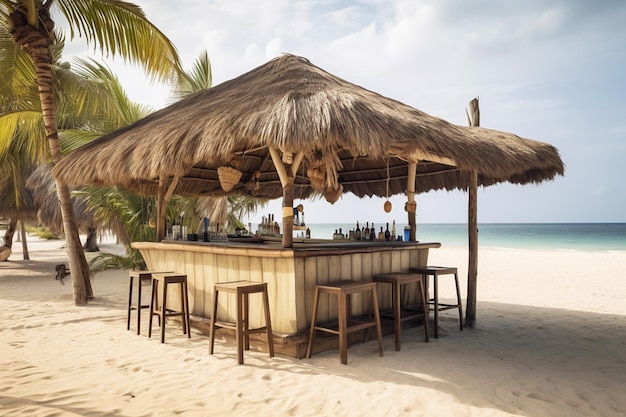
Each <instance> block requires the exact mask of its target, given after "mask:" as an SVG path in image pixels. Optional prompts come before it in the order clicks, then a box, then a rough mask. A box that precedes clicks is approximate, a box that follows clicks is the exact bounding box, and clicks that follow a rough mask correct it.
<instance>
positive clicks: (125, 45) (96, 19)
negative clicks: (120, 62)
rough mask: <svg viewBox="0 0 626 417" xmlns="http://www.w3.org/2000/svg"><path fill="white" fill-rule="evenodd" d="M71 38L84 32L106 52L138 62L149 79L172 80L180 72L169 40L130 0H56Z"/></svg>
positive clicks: (91, 41)
mask: <svg viewBox="0 0 626 417" xmlns="http://www.w3.org/2000/svg"><path fill="white" fill-rule="evenodd" d="M54 4H55V5H56V6H57V7H58V9H59V10H60V11H61V12H62V13H63V14H64V15H65V17H66V18H67V21H68V23H69V27H70V38H71V39H73V38H74V36H76V35H78V36H84V37H85V38H86V39H87V41H88V42H89V43H94V49H95V48H96V47H97V48H98V49H100V51H101V52H102V53H103V54H104V55H106V56H108V55H109V54H110V55H112V56H121V57H122V58H123V59H124V61H126V62H134V63H136V64H139V65H141V66H142V67H143V68H144V69H145V70H146V72H147V73H148V75H149V76H150V77H151V78H152V80H153V81H154V80H160V81H171V80H173V79H174V77H175V76H176V75H177V73H179V72H181V66H180V62H179V58H178V52H177V50H176V48H175V47H174V45H173V44H172V42H171V41H170V40H169V39H168V38H167V36H165V34H163V33H162V32H161V31H160V30H159V29H158V28H157V27H156V26H154V25H153V24H152V23H151V22H150V21H149V20H148V19H147V18H146V15H145V14H144V12H143V10H142V9H141V8H140V7H139V6H137V5H134V4H132V3H128V2H125V1H118V0H57V1H56V2H55V3H54Z"/></svg>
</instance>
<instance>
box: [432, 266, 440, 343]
mask: <svg viewBox="0 0 626 417" xmlns="http://www.w3.org/2000/svg"><path fill="white" fill-rule="evenodd" d="M433 291H434V294H435V300H434V302H435V339H438V338H439V276H438V275H437V272H435V273H434V275H433Z"/></svg>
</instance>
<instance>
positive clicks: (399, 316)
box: [372, 272, 429, 351]
mask: <svg viewBox="0 0 626 417" xmlns="http://www.w3.org/2000/svg"><path fill="white" fill-rule="evenodd" d="M372 279H373V280H374V282H380V283H384V284H391V287H392V304H393V313H392V315H393V319H394V326H393V332H394V342H395V348H396V350H398V351H399V350H400V335H401V333H402V322H403V321H407V320H413V319H416V318H418V317H424V341H425V342H427V343H428V341H429V339H428V302H427V301H426V291H425V288H424V279H423V277H422V275H420V274H417V273H405V272H394V273H389V274H374V275H373V276H372ZM411 283H416V284H417V292H418V294H417V296H418V299H419V301H420V304H421V305H422V308H423V312H416V313H413V314H408V313H407V312H406V311H404V309H403V306H402V300H401V287H402V285H406V284H411ZM403 312H404V313H405V314H404V315H403Z"/></svg>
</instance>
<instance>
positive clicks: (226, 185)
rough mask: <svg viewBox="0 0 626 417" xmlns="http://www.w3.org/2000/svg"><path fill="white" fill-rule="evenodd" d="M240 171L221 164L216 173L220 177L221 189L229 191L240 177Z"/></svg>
mask: <svg viewBox="0 0 626 417" xmlns="http://www.w3.org/2000/svg"><path fill="white" fill-rule="evenodd" d="M241 174H242V173H241V171H239V170H238V169H235V168H233V167H227V166H221V167H219V168H218V169H217V175H218V176H219V178H220V185H221V186H222V190H224V191H230V190H232V189H233V187H234V186H235V185H237V183H239V180H240V179H241Z"/></svg>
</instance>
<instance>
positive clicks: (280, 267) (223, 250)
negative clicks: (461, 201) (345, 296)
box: [132, 239, 441, 357]
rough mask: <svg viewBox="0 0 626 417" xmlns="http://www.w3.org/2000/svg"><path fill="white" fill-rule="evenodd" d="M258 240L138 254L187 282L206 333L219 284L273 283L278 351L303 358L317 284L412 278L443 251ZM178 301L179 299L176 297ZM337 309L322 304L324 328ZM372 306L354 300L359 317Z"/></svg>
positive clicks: (154, 246) (413, 245)
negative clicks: (418, 268)
mask: <svg viewBox="0 0 626 417" xmlns="http://www.w3.org/2000/svg"><path fill="white" fill-rule="evenodd" d="M241 240H244V239H241ZM259 240H260V239H258V240H257V239H255V241H256V242H253V241H252V240H251V241H250V242H230V241H223V242H220V241H217V242H206V243H205V242H188V241H162V242H135V243H133V244H132V247H133V248H135V249H138V250H139V251H140V252H141V254H142V255H143V258H144V259H145V261H146V265H147V267H148V269H149V270H152V271H176V272H177V273H180V274H186V275H187V282H188V287H189V307H190V310H191V314H192V323H193V322H194V321H196V324H197V325H198V326H199V327H200V328H201V329H202V327H205V326H202V322H203V320H202V318H206V319H208V318H209V317H210V315H211V306H212V303H213V284H214V283H216V282H228V281H239V280H250V281H257V282H267V286H268V291H269V302H270V313H271V318H272V330H273V332H274V338H275V342H277V343H275V344H276V348H277V351H279V352H281V353H283V354H287V355H292V356H295V357H303V355H304V353H305V351H306V344H307V339H308V335H307V331H308V328H309V326H310V324H311V313H312V310H313V295H314V293H315V286H316V285H317V284H326V283H329V282H334V281H340V280H345V279H352V280H357V281H371V280H372V275H373V274H382V273H390V272H408V270H409V268H411V267H416V266H425V265H427V261H428V250H429V249H430V248H438V247H440V246H441V244H439V243H419V242H352V241H334V240H325V241H316V240H304V241H299V240H294V245H293V246H294V247H293V248H289V249H285V248H283V247H282V246H281V245H280V243H279V242H271V241H262V242H259ZM386 287H387V286H381V287H380V289H379V298H380V308H381V309H390V308H391V295H390V293H389V291H390V289H388V288H386ZM407 293H408V294H407V299H406V300H407V301H408V302H410V303H415V302H416V299H415V298H416V294H417V290H415V291H413V290H411V289H409V291H407ZM177 296H178V295H177V294H174V293H173V292H172V298H176V297H177ZM168 299H169V294H168ZM225 300H226V299H225ZM172 301H173V302H175V301H176V300H172ZM250 302H251V305H250V311H251V313H252V316H251V318H250V325H251V326H259V325H262V323H263V317H262V314H261V312H262V311H263V310H262V306H261V300H260V299H259V300H258V301H257V300H252V299H251V300H250ZM332 302H333V300H331V301H330V302H328V301H326V300H323V301H322V300H320V306H319V307H318V321H319V322H320V323H323V322H325V321H332V320H334V319H336V311H337V306H336V305H332ZM368 302H369V300H363V299H361V298H359V297H358V296H355V299H354V300H353V302H352V313H353V314H354V315H357V316H358V315H359V314H361V313H365V312H367V311H369V306H368V305H367V304H365V305H364V304H363V303H368ZM335 303H336V302H335ZM255 312H259V314H258V315H256V314H255ZM227 317H231V318H232V317H235V305H234V302H230V303H229V302H228V301H224V303H222V302H221V300H220V306H219V309H218V320H223V319H225V318H227ZM194 318H195V320H194ZM206 329H208V325H207V326H206ZM207 333H208V330H207Z"/></svg>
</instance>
